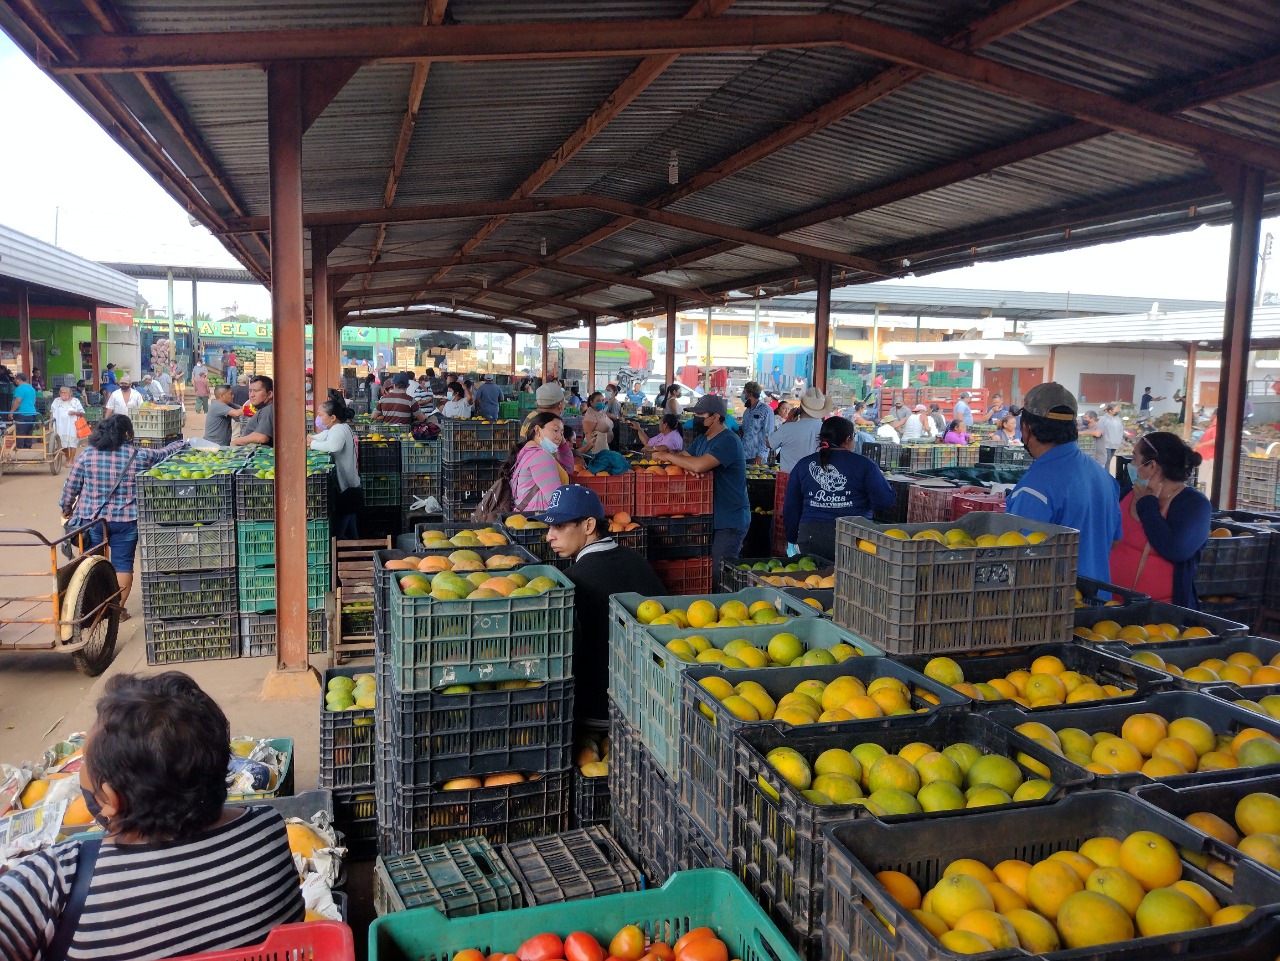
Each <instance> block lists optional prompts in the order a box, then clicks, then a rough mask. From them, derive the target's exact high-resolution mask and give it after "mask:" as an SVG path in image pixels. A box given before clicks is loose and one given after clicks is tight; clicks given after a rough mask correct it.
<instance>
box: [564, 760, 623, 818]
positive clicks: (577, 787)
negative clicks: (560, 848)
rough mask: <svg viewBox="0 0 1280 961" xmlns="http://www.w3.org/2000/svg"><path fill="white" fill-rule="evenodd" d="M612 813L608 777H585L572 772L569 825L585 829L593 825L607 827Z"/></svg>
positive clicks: (577, 772) (580, 773)
mask: <svg viewBox="0 0 1280 961" xmlns="http://www.w3.org/2000/svg"><path fill="white" fill-rule="evenodd" d="M612 813H613V803H612V795H610V793H609V778H608V775H601V776H598V777H587V776H586V775H584V774H583V773H582V772H581V771H579V770H578V769H577V768H575V769H574V771H573V811H572V817H571V818H570V824H571V826H572V827H575V828H587V827H591V826H592V825H595V824H602V825H604V826H605V827H608V826H609V820H610V818H611V816H612Z"/></svg>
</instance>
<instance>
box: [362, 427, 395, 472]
mask: <svg viewBox="0 0 1280 961" xmlns="http://www.w3.org/2000/svg"><path fill="white" fill-rule="evenodd" d="M356 465H357V467H358V468H359V470H360V473H362V474H363V473H365V472H366V471H367V472H368V473H370V474H399V473H400V438H399V437H382V436H381V435H379V439H378V440H374V439H373V438H371V437H361V438H360V443H359V444H358V445H357V446H356Z"/></svg>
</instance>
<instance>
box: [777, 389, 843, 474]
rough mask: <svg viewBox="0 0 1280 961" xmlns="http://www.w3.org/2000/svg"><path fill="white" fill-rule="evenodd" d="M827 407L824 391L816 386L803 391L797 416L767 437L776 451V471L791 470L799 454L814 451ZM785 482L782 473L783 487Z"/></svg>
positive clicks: (781, 472)
mask: <svg viewBox="0 0 1280 961" xmlns="http://www.w3.org/2000/svg"><path fill="white" fill-rule="evenodd" d="M779 406H781V405H779ZM828 409H829V405H828V404H827V398H826V395H824V394H823V393H822V391H820V390H819V389H818V388H817V387H810V388H809V389H808V390H806V391H805V392H804V394H803V395H802V396H801V398H800V416H799V418H798V419H796V420H793V421H788V422H787V423H785V424H783V425H782V426H781V427H779V428H778V429H777V430H776V431H774V432H773V434H772V435H771V436H770V437H769V446H770V447H771V448H773V449H774V450H776V451H777V452H778V473H780V474H790V473H791V470H792V468H794V467H795V466H796V463H797V462H798V461H799V460H800V458H801V457H808V456H809V455H810V454H813V453H816V452H817V450H818V431H820V430H821V429H822V418H824V417H826V416H827V411H828ZM786 483H787V481H786V478H785V477H784V478H782V479H781V480H780V481H779V485H780V486H782V487H783V488H784V489H785V487H786Z"/></svg>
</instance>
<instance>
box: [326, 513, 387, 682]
mask: <svg viewBox="0 0 1280 961" xmlns="http://www.w3.org/2000/svg"><path fill="white" fill-rule="evenodd" d="M390 549H391V538H390V537H371V538H367V539H364V540H355V541H340V540H336V539H335V540H334V541H333V574H334V579H335V581H336V582H337V584H338V591H337V597H336V602H335V607H334V619H333V630H332V632H331V633H330V635H329V636H330V637H332V638H333V643H332V644H331V645H330V652H331V653H330V657H331V659H332V660H334V661H335V662H336V663H339V664H341V663H343V662H344V661H346V660H348V659H351V658H357V657H372V656H373V635H372V634H359V635H347V634H344V633H343V629H342V605H343V603H344V602H345V603H350V602H351V601H352V600H354V599H359V600H363V599H365V598H366V597H367V598H368V599H369V600H372V599H373V552H374V551H384V550H390Z"/></svg>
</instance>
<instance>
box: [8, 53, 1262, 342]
mask: <svg viewBox="0 0 1280 961" xmlns="http://www.w3.org/2000/svg"><path fill="white" fill-rule="evenodd" d="M18 91H20V92H21V95H14V93H15V92H18ZM0 130H4V131H6V133H7V136H6V138H5V149H3V150H0V223H2V224H4V225H5V226H8V227H11V228H13V229H16V230H20V231H22V232H23V233H26V234H29V235H31V236H33V237H36V238H38V239H40V240H44V241H47V242H50V243H52V242H55V239H56V242H57V244H58V245H59V246H61V247H63V248H64V249H66V250H69V251H71V252H73V253H76V254H79V255H81V256H84V257H88V258H90V259H93V260H99V261H109V262H133V263H160V264H166V263H171V264H181V265H184V266H202V267H239V266H241V265H240V264H239V263H238V262H237V261H236V260H235V259H234V258H233V257H232V256H231V254H229V253H228V252H227V250H226V249H225V248H224V247H223V246H222V245H221V244H220V243H218V241H217V240H215V239H214V237H213V236H212V234H210V233H209V231H208V230H207V229H205V228H204V227H203V226H201V225H199V224H197V225H196V226H192V225H191V223H190V222H189V221H188V216H187V212H186V210H185V209H184V208H183V207H182V206H181V205H179V204H178V202H177V201H175V200H174V199H173V198H171V197H170V196H169V195H168V194H167V193H165V192H164V190H163V189H162V188H161V187H160V186H159V185H158V184H157V183H156V182H155V181H154V180H152V179H151V177H150V176H149V175H148V174H147V173H145V172H144V171H143V169H142V168H141V167H139V166H138V165H137V164H136V163H135V162H134V161H133V160H132V158H130V157H129V156H128V155H127V154H126V153H125V152H124V150H123V149H121V148H120V147H119V146H117V145H116V144H115V143H114V142H113V141H112V140H111V139H110V138H109V137H108V136H107V135H106V133H105V132H103V130H102V129H101V128H99V127H98V125H97V124H96V123H95V122H94V121H93V120H92V119H91V118H90V117H89V116H88V115H87V114H86V113H84V111H82V110H81V109H80V107H79V106H78V105H77V104H76V103H75V102H74V101H72V100H71V99H70V98H69V97H68V96H67V95H66V94H64V93H63V92H62V90H61V89H60V88H59V87H58V86H57V85H56V84H55V83H54V82H53V81H52V80H50V79H49V78H48V77H46V76H45V75H44V74H43V73H42V72H41V71H40V70H39V69H38V68H37V67H36V66H35V65H34V64H32V63H31V62H30V61H29V60H28V59H27V58H26V56H25V54H24V53H23V52H22V51H21V50H19V49H18V48H17V47H16V46H15V45H14V44H13V42H12V41H11V40H10V39H9V38H8V37H7V36H6V35H4V34H3V33H0ZM55 230H56V238H55ZM1263 230H1264V232H1266V231H1271V232H1272V233H1276V234H1280V220H1271V221H1268V222H1267V223H1266V224H1265V225H1264V228H1263ZM1228 241H1229V230H1228V229H1227V228H1226V227H1201V228H1200V229H1198V230H1195V231H1191V232H1188V233H1182V234H1177V235H1174V236H1169V237H1152V238H1142V239H1136V240H1130V241H1125V242H1123V243H1119V244H1108V245H1104V246H1099V247H1092V248H1086V249H1083V250H1076V251H1066V252H1063V253H1056V254H1045V255H1041V256H1037V257H1027V258H1023V259H1021V260H1016V261H1005V262H1001V263H991V264H978V265H975V266H972V267H965V268H960V269H958V270H950V271H946V272H943V273H938V274H931V275H929V276H928V277H922V278H913V279H908V280H905V281H903V283H906V284H917V285H922V286H931V287H965V288H992V289H1002V290H1030V291H1050V292H1065V291H1070V292H1073V293H1089V294H1112V295H1131V296H1141V297H1150V298H1151V299H1153V300H1159V299H1161V298H1166V299H1167V298H1191V299H1201V300H1222V299H1223V298H1224V296H1225V292H1226V263H1227V246H1228ZM1271 274H1272V276H1271V280H1272V281H1274V283H1271V282H1269V283H1268V284H1267V287H1268V289H1271V290H1280V268H1277V269H1274V270H1272V272H1271ZM190 289H191V288H190V283H189V282H179V283H175V287H174V304H175V309H176V310H177V311H180V312H184V313H188V314H189V312H190V309H191V294H190ZM140 292H141V294H142V296H143V297H144V298H146V300H148V301H149V302H150V303H152V304H154V305H163V304H164V303H165V300H166V296H167V294H166V290H165V283H164V282H163V281H141V282H140ZM199 297H200V304H199V306H200V309H201V311H202V312H203V311H207V312H209V313H211V314H213V315H214V316H215V317H217V316H221V309H222V308H225V307H230V306H232V305H233V304H235V305H237V306H238V308H239V311H240V312H241V313H247V314H251V315H254V316H258V317H266V316H269V315H270V312H271V298H270V294H269V293H268V291H267V290H266V289H265V288H262V287H260V286H257V285H253V286H248V285H227V284H203V283H202V284H201V285H200V294H199Z"/></svg>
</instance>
